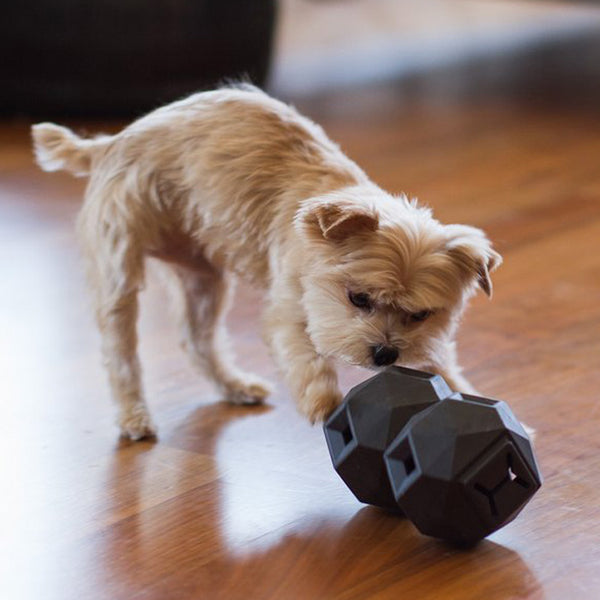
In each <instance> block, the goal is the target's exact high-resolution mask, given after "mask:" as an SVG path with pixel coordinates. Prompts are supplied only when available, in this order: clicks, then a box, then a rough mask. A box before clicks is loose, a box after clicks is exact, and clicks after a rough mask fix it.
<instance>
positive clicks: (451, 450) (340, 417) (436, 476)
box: [324, 367, 541, 545]
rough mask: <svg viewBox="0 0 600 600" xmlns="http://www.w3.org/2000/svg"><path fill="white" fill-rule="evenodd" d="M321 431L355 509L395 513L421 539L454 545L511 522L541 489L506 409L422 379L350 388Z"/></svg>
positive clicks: (415, 375)
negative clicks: (354, 500)
mask: <svg viewBox="0 0 600 600" xmlns="http://www.w3.org/2000/svg"><path fill="white" fill-rule="evenodd" d="M324 429H325V436H326V439H327V443H328V446H329V451H330V454H331V458H332V461H333V464H334V467H335V468H336V471H337V472H338V473H339V475H340V476H341V478H342V479H343V480H344V482H345V483H346V484H347V485H348V487H349V488H350V489H351V491H352V492H353V493H354V495H355V496H356V497H357V498H358V499H359V500H361V501H362V502H366V503H369V504H374V505H376V506H380V507H383V508H394V507H396V509H397V510H401V511H402V512H404V514H405V515H406V516H407V517H408V518H409V519H410V520H411V521H412V522H413V523H414V524H415V526H416V527H417V528H418V529H419V531H421V533H424V534H425V535H430V536H433V537H437V538H441V539H445V540H448V541H451V542H453V543H456V544H461V545H465V544H473V543H475V542H477V541H479V540H481V539H482V538H484V537H486V536H487V535H489V534H490V533H492V532H493V531H496V530H497V529H499V528H501V527H503V526H504V525H506V524H507V523H509V522H510V521H512V520H513V519H514V518H515V517H516V516H517V515H518V514H519V512H520V511H521V510H522V508H523V507H524V506H525V504H526V503H527V502H528V501H529V500H530V499H531V497H532V496H533V495H534V494H535V492H536V491H537V490H538V489H539V487H540V486H541V476H540V473H539V469H538V467H537V463H536V459H535V455H534V453H533V448H532V445H531V442H530V440H529V438H528V436H527V434H526V433H525V431H524V429H523V427H522V426H521V425H520V423H519V422H518V421H517V419H516V417H515V416H514V415H513V413H512V412H511V410H510V409H509V407H508V406H507V405H506V404H505V403H504V402H501V401H497V400H489V399H486V398H479V397H475V396H468V395H460V394H457V393H454V394H453V393H452V391H451V390H450V388H449V387H448V385H447V384H446V383H445V381H444V380H443V379H442V378H441V377H439V376H436V375H432V374H430V373H424V372H421V371H414V370H411V369H404V368H401V367H391V368H389V369H387V370H386V371H383V372H382V373H380V374H378V375H376V376H375V377H373V378H371V379H369V380H367V381H365V382H363V383H362V384H360V385H358V386H356V387H355V388H353V389H352V390H351V391H350V392H349V393H348V394H347V396H346V398H345V399H344V402H343V403H342V405H341V406H340V407H339V408H338V409H337V410H336V412H335V413H334V414H333V415H332V416H331V417H330V419H329V420H328V421H327V423H326V424H325V428H324ZM382 463H383V464H384V465H385V467H386V469H385V471H384V472H382Z"/></svg>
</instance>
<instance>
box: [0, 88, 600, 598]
mask: <svg viewBox="0 0 600 600" xmlns="http://www.w3.org/2000/svg"><path fill="white" fill-rule="evenodd" d="M437 92H440V90H437ZM432 98H433V99H432ZM597 106H598V105H597V104H595V105H591V106H590V105H585V106H583V105H582V106H576V105H567V104H563V103H560V102H551V101H548V102H546V103H540V102H539V101H537V100H535V99H527V98H516V97H514V96H512V95H511V94H505V95H495V94H481V95H477V96H473V97H466V96H460V95H459V96H456V95H453V94H452V93H450V92H448V93H447V94H446V95H444V94H442V93H441V92H440V93H436V94H434V95H432V94H428V93H427V91H426V90H425V91H423V90H421V91H420V92H418V93H415V94H407V93H405V92H404V91H402V90H400V89H397V88H394V87H393V86H392V87H383V88H380V89H374V90H370V91H368V92H367V91H362V92H352V93H343V94H339V95H333V96H330V97H328V98H322V99H320V100H319V99H316V100H314V101H311V102H308V101H307V102H305V103H303V104H302V106H301V107H300V108H302V109H303V110H305V111H306V112H308V113H309V114H310V115H311V116H312V117H314V118H315V119H317V120H318V121H320V122H321V123H322V124H323V125H324V127H325V129H326V130H327V131H328V132H329V133H330V135H331V136H332V137H333V138H334V139H337V140H338V141H339V142H340V143H341V145H342V146H343V148H344V149H345V150H346V151H347V152H348V153H349V154H350V156H352V157H353V158H354V159H356V160H357V161H358V162H359V164H361V165H362V166H363V167H364V168H365V169H366V170H367V172H369V173H370V174H371V175H372V177H373V178H374V179H375V180H376V181H377V182H378V183H380V184H381V185H382V186H383V187H385V188H387V189H390V190H391V191H394V192H399V191H402V190H403V191H406V192H407V193H408V194H409V195H418V196H419V197H420V198H421V200H422V201H423V202H425V203H428V204H430V205H431V206H432V207H433V208H434V209H435V212H436V214H437V216H438V217H439V218H440V219H441V220H443V221H446V222H466V223H471V224H474V225H477V226H480V227H483V228H484V229H486V230H487V232H488V233H489V235H490V236H491V237H492V239H494V240H495V241H496V243H497V247H498V248H499V250H500V251H501V252H502V254H503V255H504V258H505V264H504V265H503V266H502V267H501V269H500V270H499V271H498V272H497V273H496V275H495V277H494V284H495V295H494V299H493V301H492V302H488V301H487V300H486V299H484V298H483V297H478V298H477V299H476V300H475V301H474V302H473V305H472V307H471V309H470V311H469V313H468V316H467V318H466V319H465V322H464V326H463V328H462V331H461V334H460V356H461V359H462V363H463V364H464V365H465V370H466V374H467V375H468V376H469V377H470V378H471V380H472V381H473V382H474V383H475V384H476V386H478V388H479V389H480V390H481V392H482V393H484V394H486V395H489V396H494V397H500V398H503V399H505V400H507V401H508V402H509V403H510V404H511V406H512V407H513V409H514V410H515V412H516V413H517V415H518V416H519V417H520V418H521V419H523V420H524V421H525V422H526V423H528V424H530V425H531V426H533V427H535V428H536V429H537V432H538V437H537V452H538V457H539V461H540V464H541V467H542V470H543V473H544V475H545V484H544V486H543V488H542V489H541V491H540V492H539V493H538V495H537V496H536V497H535V498H534V499H533V500H532V502H531V503H530V504H529V505H528V506H527V507H526V508H525V510H524V511H523V513H522V514H521V515H520V516H519V518H517V519H516V520H515V521H514V522H513V523H512V524H510V525H509V526H507V527H506V528H505V529H503V530H501V531H499V532H497V533H495V534H494V535H492V536H491V537H490V538H489V539H488V540H486V541H484V542H482V543H481V544H480V545H479V546H477V547H476V548H475V549H473V550H471V551H460V550H457V549H454V548H451V547H448V546H446V545H444V544H441V543H438V542H436V541H434V540H431V539H428V538H425V537H422V536H421V535H419V534H418V533H417V532H416V531H415V530H414V528H413V527H412V526H411V525H410V523H407V522H406V521H404V520H402V519H399V518H396V517H393V516H389V515H387V514H384V513H382V512H380V511H378V510H376V509H373V508H370V507H365V506H362V505H360V504H359V503H358V502H357V501H356V500H355V499H354V498H353V497H352V496H351V494H350V492H348V491H347V489H346V488H345V487H344V485H343V483H342V482H341V481H340V480H339V479H338V477H337V475H336V474H335V473H334V471H333V469H332V467H331V464H330V461H329V456H328V454H327V450H326V446H325V442H324V438H323V435H322V432H321V431H320V429H319V428H312V427H311V426H310V425H308V424H307V423H306V422H304V421H303V420H302V418H301V417H300V416H299V415H298V414H297V413H296V411H295V409H294V407H293V406H292V402H291V400H290V398H289V396H288V393H287V391H286V390H285V389H284V387H283V386H282V385H278V387H277V390H276V393H275V394H274V396H273V397H272V398H271V399H270V401H269V403H268V405H267V406H265V407H264V408H234V407H230V406H227V405H224V404H223V403H221V402H219V400H218V397H217V396H216V395H215V393H214V392H213V391H212V390H211V388H210V387H208V386H207V385H206V383H205V382H204V381H203V380H202V379H201V378H200V377H198V376H196V375H195V374H194V372H193V371H192V369H191V368H190V367H189V366H188V363H187V361H186V357H185V356H184V355H183V353H182V352H180V350H179V349H178V346H177V341H176V337H175V333H174V331H173V328H172V327H171V323H170V320H169V318H168V315H166V314H165V312H166V311H165V308H164V306H165V301H166V300H165V294H164V290H162V289H161V286H160V283H159V280H158V279H156V278H154V277H153V276H150V278H149V282H148V285H147V290H146V292H145V293H144V294H143V297H142V318H141V324H140V332H141V352H142V362H143V365H144V369H145V384H146V391H147V396H148V399H149V403H150V405H151V408H152V411H153V414H154V416H155V418H156V421H157V423H158V425H159V428H160V437H159V439H158V441H157V442H156V443H150V442H142V443H137V444H130V443H126V442H119V441H118V440H117V431H116V429H115V427H114V425H113V416H114V411H113V406H112V405H111V403H110V401H109V397H108V389H107V384H106V381H105V375H104V372H103V370H102V369H101V366H100V362H101V361H100V356H99V339H98V336H97V334H96V331H95V327H94V324H93V320H92V317H91V311H90V310H89V306H88V300H87V296H86V292H85V287H84V282H83V276H82V271H81V268H80V264H79V259H78V253H77V247H76V243H75V240H74V236H73V219H74V215H75V214H76V211H77V208H78V206H79V202H80V197H81V194H82V190H83V183H82V181H80V180H73V179H70V178H68V177H67V176H63V175H47V174H42V173H41V172H39V171H38V170H37V169H36V168H35V167H34V166H33V165H32V161H31V153H30V148H29V139H28V133H27V123H26V122H12V123H4V124H2V125H1V126H0V239H1V240H2V246H1V248H2V252H1V253H0V273H1V274H2V294H1V296H0V324H1V332H2V333H1V336H0V344H1V348H2V362H1V369H2V373H1V375H0V393H1V397H2V402H1V404H0V423H1V426H0V431H1V435H0V457H1V459H0V482H2V488H3V491H2V494H1V496H0V498H1V499H0V532H1V533H0V555H1V557H2V560H0V597H1V598H3V599H7V600H24V599H33V598H36V599H37V598H43V599H44V600H52V599H55V598H56V599H61V600H68V599H74V598H85V599H86V600H88V599H89V600H92V599H94V600H95V599H103V598H106V599H111V600H114V599H132V598H144V599H155V598H156V599H165V598H169V599H170V598H209V599H213V598H228V599H229V598H231V599H237V598H252V599H263V598H265V599H266V598H273V599H275V598H277V599H294V598H298V599H316V598H336V599H339V600H342V599H344V600H349V599H363V598H369V599H387V598H409V599H412V598H419V599H427V598H431V599H436V600H439V599H440V598H461V599H480V598H486V599H488V600H491V599H505V598H564V597H571V598H577V599H578V600H579V599H590V600H591V599H597V598H599V597H600V493H599V489H600V408H599V407H600V397H599V392H598V390H599V389H600V368H599V367H600V364H599V356H600V342H599V340H600V163H599V157H600V121H599V118H598V117H599V113H598V110H597ZM79 125H81V124H79ZM85 126H86V128H87V129H88V130H91V131H93V130H95V128H96V125H94V124H85ZM260 304H261V297H260V294H258V293H257V292H255V291H253V290H250V289H247V288H245V287H241V289H240V291H239V293H238V296H237V301H236V305H235V308H234V310H233V312H232V314H231V318H230V323H231V329H232V331H233V332H234V342H235V346H236V349H237V353H238V355H239V356H240V360H241V362H242V363H243V364H244V365H245V366H247V367H248V368H252V369H256V370H257V371H259V372H261V373H262V374H264V375H267V376H269V377H271V378H273V379H275V380H276V375H275V373H274V369H273V366H272V363H271V361H270V359H269V358H268V356H267V352H266V350H265V349H264V348H263V346H262V344H261V342H260V341H259V337H258V334H257V327H256V316H257V314H258V310H259V308H260ZM364 376H365V374H364V373H362V372H355V371H351V370H348V369H345V370H344V371H343V377H342V379H343V384H344V387H345V389H347V388H348V387H349V386H351V385H352V384H353V383H355V382H357V381H359V380H360V379H361V378H364Z"/></svg>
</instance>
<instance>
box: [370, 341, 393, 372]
mask: <svg viewBox="0 0 600 600" xmlns="http://www.w3.org/2000/svg"><path fill="white" fill-rule="evenodd" d="M371 354H372V355H373V362H374V363H375V364H376V365H377V366H378V367H385V366H387V365H393V364H394V363H395V362H396V360H398V355H399V353H398V349H397V348H394V347H392V346H382V345H379V346H371Z"/></svg>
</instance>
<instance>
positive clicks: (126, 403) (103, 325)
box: [79, 211, 155, 440]
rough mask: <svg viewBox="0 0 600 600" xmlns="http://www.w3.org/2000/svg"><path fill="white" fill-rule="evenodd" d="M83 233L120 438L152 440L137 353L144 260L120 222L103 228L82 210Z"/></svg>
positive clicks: (106, 223)
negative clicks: (117, 414) (139, 293)
mask: <svg viewBox="0 0 600 600" xmlns="http://www.w3.org/2000/svg"><path fill="white" fill-rule="evenodd" d="M94 221H96V223H94ZM79 230H80V235H81V238H82V241H83V243H84V247H85V250H86V258H87V266H88V277H89V280H90V283H91V285H92V287H93V288H94V292H95V303H96V319H97V322H98V326H99V329H100V333H101V336H102V355H103V358H104V364H105V366H106V368H107V370H108V375H109V381H110V387H111V392H112V396H113V399H114V400H115V402H116V403H117V406H118V410H119V416H118V423H119V427H120V429H121V434H122V435H123V436H124V437H129V438H131V439H132V440H139V439H142V438H145V437H149V436H153V435H155V428H154V425H153V424H152V420H151V418H150V415H149V412H148V407H147V405H146V402H145V400H144V393H143V389H142V383H141V368H140V361H139V357H138V351H137V341H138V340H137V327H136V326H137V317H138V291H139V288H140V287H141V285H142V279H143V271H144V263H143V256H142V255H141V251H140V249H139V248H138V247H137V245H136V243H135V241H134V240H132V239H131V237H130V236H129V234H128V232H127V230H126V228H125V227H123V226H120V225H119V224H118V219H115V220H114V221H113V222H108V221H103V222H101V224H99V225H98V224H97V219H94V218H93V217H92V219H86V214H85V211H83V213H82V216H81V217H80V221H79Z"/></svg>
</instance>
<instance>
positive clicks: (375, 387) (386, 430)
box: [325, 367, 452, 510]
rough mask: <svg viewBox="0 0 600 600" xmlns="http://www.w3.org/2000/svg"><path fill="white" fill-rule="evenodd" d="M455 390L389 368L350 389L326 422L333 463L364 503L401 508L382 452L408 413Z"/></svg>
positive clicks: (434, 379) (419, 373)
mask: <svg viewBox="0 0 600 600" xmlns="http://www.w3.org/2000/svg"><path fill="white" fill-rule="evenodd" d="M451 394H452V390H451V389H450V388H449V387H448V385H447V384H446V382H445V381H444V379H442V377H440V376H439V375H432V374H430V373H425V372H423V371H414V370H412V369H405V368H402V367H391V368H389V369H386V370H385V371H382V372H381V373H379V374H378V375H376V376H375V377H372V378H371V379H368V380H367V381H364V382H363V383H361V384H359V385H357V386H356V387H354V388H352V390H350V392H348V394H347V395H346V397H345V398H344V402H343V403H342V404H341V405H340V406H339V408H338V409H337V410H336V411H335V412H334V413H333V414H332V415H331V417H330V418H329V420H328V421H327V423H326V424H325V437H326V439H327V445H328V446H329V453H330V454H331V459H332V461H333V465H334V467H335V469H336V471H337V472H338V474H339V475H340V477H341V478H342V479H343V480H344V482H345V483H346V485H347V486H348V487H349V488H350V490H351V491H352V493H353V494H354V495H355V496H356V497H357V498H358V499H359V500H360V501H361V502H365V503H366V504H373V505H375V506H379V507H381V508H387V509H392V510H399V507H398V504H397V502H396V500H395V498H394V494H393V492H392V488H391V486H390V482H389V479H388V476H387V471H386V467H385V462H384V459H383V453H384V452H385V450H386V448H387V447H388V446H389V444H390V442H392V440H393V439H394V438H395V437H396V436H397V435H398V433H400V431H402V429H403V428H404V426H405V425H406V424H407V423H408V422H409V420H410V418H411V417H413V416H414V415H416V414H417V413H419V412H421V411H422V410H423V409H425V408H428V407H430V406H432V405H433V404H435V403H437V402H439V401H440V400H441V399H442V398H446V397H447V396H450V395H451Z"/></svg>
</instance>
